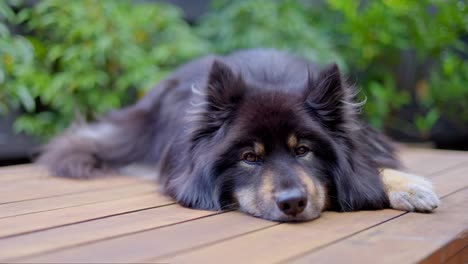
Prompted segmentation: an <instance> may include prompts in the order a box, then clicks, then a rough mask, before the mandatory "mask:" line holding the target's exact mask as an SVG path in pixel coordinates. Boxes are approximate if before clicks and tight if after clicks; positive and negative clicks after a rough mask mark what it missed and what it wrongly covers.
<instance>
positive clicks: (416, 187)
mask: <svg viewBox="0 0 468 264" xmlns="http://www.w3.org/2000/svg"><path fill="white" fill-rule="evenodd" d="M382 180H383V183H384V185H385V189H386V191H387V196H388V198H389V200H390V207H391V208H394V209H397V210H403V211H414V212H430V211H433V210H434V209H435V208H437V207H438V206H439V203H440V201H439V198H438V197H437V195H436V194H435V192H434V190H433V188H432V184H431V183H430V182H429V181H427V180H426V179H424V178H422V177H420V176H416V175H412V174H409V173H405V172H401V171H396V170H388V169H387V170H384V171H383V174H382Z"/></svg>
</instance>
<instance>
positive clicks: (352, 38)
mask: <svg viewBox="0 0 468 264" xmlns="http://www.w3.org/2000/svg"><path fill="white" fill-rule="evenodd" d="M327 4H328V7H329V9H330V10H331V11H332V12H333V11H334V12H336V13H337V14H335V15H329V14H328V13H327V12H324V14H325V15H323V16H321V18H322V19H321V23H323V26H324V27H327V28H329V30H330V31H332V32H334V36H335V37H334V40H336V43H337V47H338V51H339V52H340V54H342V56H343V57H344V58H345V61H346V62H347V63H348V64H349V65H352V69H353V72H354V73H355V74H356V75H357V76H359V80H358V82H359V86H360V87H361V88H362V91H363V95H365V96H367V99H368V100H367V104H366V106H365V109H364V114H365V116H366V117H367V118H368V120H369V121H370V122H371V123H372V124H373V125H374V126H376V127H383V126H384V124H385V125H386V126H387V127H393V128H395V127H400V129H401V127H402V126H401V125H402V123H401V122H402V120H398V119H397V118H396V117H395V116H394V114H395V110H397V109H399V108H400V107H401V106H403V105H405V104H407V103H409V102H410V100H411V99H413V100H414V101H413V103H416V104H420V105H422V104H423V103H424V101H426V100H425V99H424V100H423V99H421V98H418V97H417V96H418V94H417V93H416V92H417V91H416V87H397V85H398V84H397V81H396V80H397V77H398V76H397V74H396V72H397V70H398V67H400V66H401V58H402V52H404V51H410V52H414V53H415V55H416V56H415V61H413V62H412V64H413V65H414V67H417V69H416V70H415V71H414V72H416V73H417V75H418V76H413V77H416V78H417V80H416V83H419V84H424V83H427V82H428V81H430V82H431V83H432V82H436V83H437V82H439V83H437V84H435V83H434V84H431V85H430V86H431V87H433V89H431V93H430V94H429V93H427V92H426V94H427V95H428V96H429V95H430V97H432V98H433V99H434V100H435V101H434V102H437V103H435V104H425V105H426V106H430V107H429V108H428V109H427V115H425V116H418V115H416V120H415V122H416V126H414V125H413V124H403V126H409V127H410V129H412V130H414V129H419V131H420V132H422V133H424V134H427V132H428V130H430V128H431V127H432V125H433V124H434V123H435V121H436V120H437V116H438V114H439V113H442V112H445V111H446V107H448V105H449V104H451V103H452V100H453V99H454V98H456V97H459V96H464V94H466V92H467V90H468V87H467V86H464V87H461V86H460V87H458V88H456V89H455V88H454V89H452V90H446V89H444V88H442V87H444V86H445V85H442V83H440V82H445V81H447V80H446V79H445V77H448V76H447V75H442V76H443V77H442V76H441V73H440V71H438V69H439V68H437V67H436V68H430V67H429V72H428V74H427V75H428V76H429V80H425V78H427V77H428V76H425V74H418V72H421V68H423V66H424V65H425V64H428V63H429V62H431V61H432V63H434V64H438V63H441V60H440V59H441V58H442V54H443V52H444V51H446V50H448V49H451V48H453V47H455V46H457V45H459V39H460V37H461V36H463V35H466V34H467V33H468V8H467V7H466V4H464V3H463V1H458V0H448V1H440V0H421V1H404V0H386V1H384V0H382V1H340V0H327ZM330 17H332V18H334V19H335V20H333V21H331V20H330V19H327V18H330ZM465 52H466V50H465ZM455 72H456V73H455ZM452 74H453V75H457V76H459V78H460V79H465V78H468V76H467V75H466V72H463V70H460V71H459V69H454V72H453V73H452ZM432 75H434V76H441V77H442V78H439V77H434V78H432V77H430V76H432ZM462 76H464V77H462ZM449 82H451V81H449ZM453 85H455V84H453ZM436 86H438V87H439V88H435V87H436ZM421 87H422V89H424V88H425V86H424V85H422V86H421ZM441 93H449V94H450V95H446V96H443V97H439V96H440V94H441ZM435 97H437V98H435ZM442 98H445V99H442ZM442 100H444V102H442ZM442 105H445V106H443V107H442ZM434 107H435V108H434ZM464 108H465V109H466V110H468V106H467V105H465V106H464ZM448 114H449V113H448Z"/></svg>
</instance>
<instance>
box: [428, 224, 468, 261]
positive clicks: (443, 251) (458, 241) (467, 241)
mask: <svg viewBox="0 0 468 264" xmlns="http://www.w3.org/2000/svg"><path fill="white" fill-rule="evenodd" d="M467 248H468V230H465V232H463V233H461V234H460V235H459V236H457V237H455V238H454V239H453V241H451V242H449V243H447V244H446V245H444V246H443V247H441V248H438V249H437V250H436V251H435V252H433V253H432V254H431V255H430V256H429V257H427V258H426V259H424V260H423V261H421V263H426V264H430V263H443V262H449V261H450V259H452V260H451V261H452V262H453V261H454V259H456V258H455V256H457V255H459V254H466V253H468V251H466V252H465V253H463V251H464V250H465V249H467ZM467 257H468V256H467ZM464 263H468V262H464Z"/></svg>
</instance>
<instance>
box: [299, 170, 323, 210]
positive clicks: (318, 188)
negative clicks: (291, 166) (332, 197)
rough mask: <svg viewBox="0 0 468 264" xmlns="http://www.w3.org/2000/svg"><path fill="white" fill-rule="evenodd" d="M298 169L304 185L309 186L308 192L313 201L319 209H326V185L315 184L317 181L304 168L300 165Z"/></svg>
mask: <svg viewBox="0 0 468 264" xmlns="http://www.w3.org/2000/svg"><path fill="white" fill-rule="evenodd" d="M296 170H297V172H298V173H299V178H300V180H301V182H302V184H304V186H306V188H307V192H308V194H309V196H310V197H311V201H312V202H313V203H314V205H315V206H316V207H317V209H318V210H320V211H323V210H325V208H326V206H327V204H328V201H327V195H326V189H325V187H324V186H322V184H315V182H314V181H313V180H312V179H311V178H310V177H309V175H307V173H306V172H305V171H304V169H302V168H300V167H298V168H297V169H296Z"/></svg>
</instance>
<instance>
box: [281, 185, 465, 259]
mask: <svg viewBox="0 0 468 264" xmlns="http://www.w3.org/2000/svg"><path fill="white" fill-rule="evenodd" d="M467 204H468V189H465V190H462V191H459V192H457V193H455V194H453V195H450V196H448V197H446V198H445V199H444V200H443V204H442V206H441V207H440V208H439V209H438V210H437V212H436V213H434V214H406V215H404V216H403V217H399V218H397V219H394V220H393V221H390V222H387V223H385V224H384V225H381V226H377V227H375V228H372V229H369V230H366V231H364V232H362V233H360V234H358V235H355V236H352V237H350V238H347V239H345V240H342V241H340V242H338V243H336V244H334V245H332V246H329V247H326V248H324V249H322V250H319V251H316V252H311V253H310V254H307V255H304V256H301V257H300V258H298V259H295V260H294V262H295V263H323V262H327V263H343V262H346V263H368V262H373V261H375V259H376V256H385V258H379V262H380V263H402V262H404V263H415V262H419V261H422V260H424V259H425V258H427V257H428V256H429V255H430V254H431V253H432V252H435V251H437V249H438V248H441V247H444V245H446V244H449V243H450V242H451V241H452V240H453V239H454V238H456V237H458V236H464V235H466V233H465V232H466V230H467V227H468V214H467V213H466V205H467ZM447 223H450V224H447ZM462 248H463V247H462ZM462 248H459V249H458V251H459V250H461V249H462ZM336 252H339V254H336ZM356 252H359V254H356ZM290 261H291V260H288V261H287V262H290ZM444 261H445V260H444Z"/></svg>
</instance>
